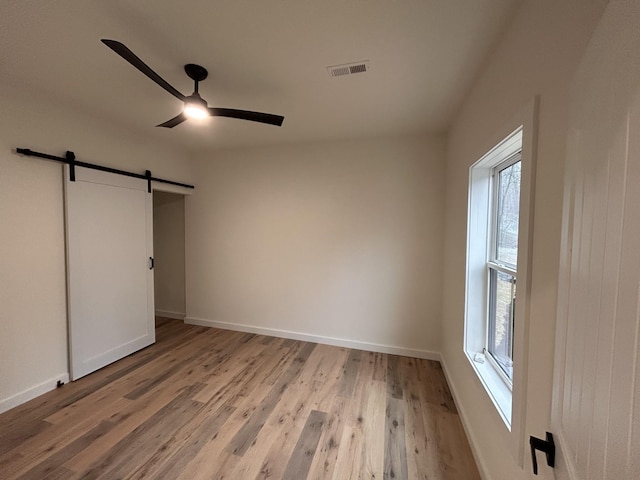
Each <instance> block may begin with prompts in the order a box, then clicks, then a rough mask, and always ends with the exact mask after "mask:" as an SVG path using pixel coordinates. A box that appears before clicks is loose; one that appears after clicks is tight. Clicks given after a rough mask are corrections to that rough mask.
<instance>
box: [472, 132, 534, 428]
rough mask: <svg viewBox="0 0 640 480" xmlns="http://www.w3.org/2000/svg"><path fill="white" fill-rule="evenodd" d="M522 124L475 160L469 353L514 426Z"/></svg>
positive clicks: (504, 418) (509, 425)
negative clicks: (513, 396) (513, 404)
mask: <svg viewBox="0 0 640 480" xmlns="http://www.w3.org/2000/svg"><path fill="white" fill-rule="evenodd" d="M522 140H523V131H522V127H521V128H519V129H518V130H516V131H515V132H513V133H512V134H511V135H509V136H508V137H507V138H505V139H504V140H503V141H502V142H500V143H499V144H498V145H497V146H496V147H494V148H493V149H492V150H491V151H490V152H489V153H487V154H486V155H485V156H484V157H482V158H481V159H480V160H479V161H478V162H476V163H475V164H474V165H472V167H471V169H470V177H469V179H470V181H469V222H468V240H467V305H466V318H465V352H466V354H467V356H468V358H469V359H470V360H471V364H472V365H473V367H474V369H475V370H476V373H477V374H478V376H479V377H480V379H481V381H482V383H483V385H484V386H485V388H486V390H487V392H488V393H489V395H490V397H491V398H492V400H493V402H494V404H495V405H496V407H497V409H498V411H499V413H500V415H501V417H502V418H503V420H504V422H505V424H506V425H507V427H509V428H510V427H511V416H512V415H511V414H512V390H513V382H514V366H515V358H516V356H515V354H516V353H517V352H516V351H517V346H516V338H517V337H516V334H517V333H518V325H519V322H518V310H519V309H518V308H516V305H517V302H516V284H517V281H518V278H519V269H518V257H519V254H520V253H521V252H520V249H519V244H518V241H519V235H520V233H521V229H520V226H521V222H522V218H521V215H520V208H521V207H520V206H521V204H522V198H521V186H522V174H523V162H522Z"/></svg>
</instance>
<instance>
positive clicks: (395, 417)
mask: <svg viewBox="0 0 640 480" xmlns="http://www.w3.org/2000/svg"><path fill="white" fill-rule="evenodd" d="M384 443H385V456H384V476H383V478H384V479H385V480H395V479H398V480H407V479H408V478H409V473H408V470H407V448H406V440H405V424H404V410H403V405H402V402H401V400H400V399H398V398H395V397H393V396H388V397H387V421H386V437H385V441H384Z"/></svg>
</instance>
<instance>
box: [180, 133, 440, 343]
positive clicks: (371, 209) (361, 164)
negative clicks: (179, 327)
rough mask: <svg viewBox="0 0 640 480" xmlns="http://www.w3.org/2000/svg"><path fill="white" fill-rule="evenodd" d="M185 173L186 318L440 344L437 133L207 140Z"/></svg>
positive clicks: (323, 335) (323, 336) (284, 331)
mask: <svg viewBox="0 0 640 480" xmlns="http://www.w3.org/2000/svg"><path fill="white" fill-rule="evenodd" d="M194 175H195V177H196V178H198V179H199V182H200V183H201V184H206V185H207V188H206V189H204V188H201V189H196V191H195V192H194V194H193V195H191V196H190V197H188V198H187V199H186V209H187V213H186V217H187V218H186V220H187V247H186V249H187V280H186V281H187V321H190V322H199V323H203V324H210V325H220V324H221V323H222V324H223V326H224V324H228V325H227V326H229V327H231V328H247V327H250V328H252V329H253V330H252V331H264V332H269V331H271V332H272V333H274V334H279V335H284V336H291V335H292V334H295V333H297V334H302V335H303V336H304V335H310V336H315V338H317V339H319V340H322V341H331V339H339V340H342V341H347V342H355V343H354V344H352V345H354V346H358V345H360V346H363V347H367V348H373V349H379V348H380V346H390V347H397V348H400V349H402V351H404V352H408V351H411V352H412V353H414V354H418V355H428V354H429V352H434V351H438V350H439V346H440V320H441V319H440V296H441V282H442V239H443V235H442V229H443V204H444V143H443V141H442V139H441V138H435V137H415V136H408V137H400V138H389V139H374V140H359V141H341V142H326V143H318V144H304V145H294V146H286V147H270V148H260V149H245V150H229V151H219V152H216V153H214V154H211V155H207V156H203V157H201V158H200V159H199V160H198V161H197V162H196V163H195V164H194ZM218 322H221V323H218ZM297 338H300V336H298V337H297ZM305 338H306V337H305ZM358 342H360V343H358ZM349 344H351V343H349ZM376 345H377V347H376Z"/></svg>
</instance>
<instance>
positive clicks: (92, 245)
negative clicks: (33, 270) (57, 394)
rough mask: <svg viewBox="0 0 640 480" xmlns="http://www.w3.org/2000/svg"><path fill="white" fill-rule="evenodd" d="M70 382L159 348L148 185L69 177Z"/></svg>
mask: <svg viewBox="0 0 640 480" xmlns="http://www.w3.org/2000/svg"><path fill="white" fill-rule="evenodd" d="M65 208H66V227H67V285H68V308H69V352H70V353H69V356H70V367H71V379H72V380H76V379H78V378H80V377H82V376H84V375H87V374H89V373H91V372H93V371H95V370H97V369H99V368H102V367H104V366H105V365H108V364H110V363H112V362H114V361H116V360H118V359H120V358H122V357H124V356H126V355H129V354H131V353H133V352H135V351H137V350H139V349H141V348H144V347H146V346H148V345H150V344H152V343H154V342H155V328H154V325H155V322H154V313H153V271H152V270H151V269H150V266H151V265H150V263H151V262H150V257H153V239H152V225H153V223H152V201H151V194H150V193H148V192H147V182H146V181H145V180H141V179H136V178H131V177H125V176H121V175H116V174H112V173H106V172H101V171H97V170H91V169H85V168H81V167H76V180H75V181H73V182H72V181H70V180H69V168H68V167H67V168H66V170H65Z"/></svg>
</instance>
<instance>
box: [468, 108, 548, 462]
mask: <svg viewBox="0 0 640 480" xmlns="http://www.w3.org/2000/svg"><path fill="white" fill-rule="evenodd" d="M536 123H537V99H534V100H533V101H531V102H530V103H529V104H528V105H527V106H526V107H525V108H523V109H522V111H521V112H520V113H518V114H517V115H515V116H514V118H513V119H512V121H511V122H509V123H508V124H507V125H506V126H505V128H503V129H502V130H501V131H502V132H504V133H502V134H498V135H496V136H495V138H496V139H497V140H498V141H494V142H493V144H494V145H496V146H495V147H493V148H492V149H490V150H489V151H488V152H487V153H486V154H485V155H483V156H482V157H481V158H480V159H479V160H478V161H477V162H475V163H474V164H473V165H472V166H471V167H470V169H469V198H468V201H469V203H468V211H467V213H468V222H467V265H466V294H465V319H464V345H463V349H464V353H465V355H466V357H467V359H468V361H469V365H470V366H471V368H472V369H473V371H474V372H475V375H476V377H477V379H478V381H479V383H480V384H481V385H482V387H483V388H484V390H485V391H486V392H487V394H488V397H489V398H490V400H491V402H492V403H493V405H494V406H495V409H494V410H493V411H494V412H495V413H496V414H497V415H498V417H499V418H500V419H501V420H502V422H501V423H502V424H503V425H504V426H505V428H504V430H503V431H502V435H503V436H504V442H505V444H507V445H509V446H510V448H511V454H512V456H513V458H514V459H515V460H516V461H517V463H518V464H519V465H523V453H524V447H525V442H524V440H525V435H524V424H525V406H526V404H525V398H526V384H527V381H526V372H527V362H528V351H527V350H528V348H527V345H528V344H527V342H526V339H527V338H528V329H529V309H530V288H531V287H530V285H531V248H530V245H531V243H532V240H531V237H532V235H533V228H532V221H533V207H534V199H533V192H534V178H535V168H534V167H535V162H534V159H535V144H536V140H535V139H536ZM509 132H510V133H509ZM499 139H503V140H499ZM519 150H520V151H521V157H520V161H521V180H520V211H519V215H520V218H519V226H518V260H517V279H518V285H517V295H518V301H517V302H516V306H515V318H514V322H515V325H514V332H513V381H512V382H509V381H506V380H507V376H506V375H504V374H503V375H501V374H500V373H502V370H501V368H500V367H499V366H498V365H497V364H495V363H493V364H492V362H493V359H492V358H491V355H486V354H485V350H484V349H485V348H486V345H487V332H488V294H489V288H488V285H489V271H488V270H489V269H488V266H487V261H488V259H489V256H490V253H491V248H492V244H491V242H493V238H492V231H491V220H492V217H493V212H492V206H493V198H492V196H493V188H492V181H491V175H492V172H493V169H494V168H495V167H496V166H498V165H500V164H501V163H503V162H505V161H506V160H507V159H509V158H511V157H513V156H514V155H515V154H516V153H517V152H518V151H519Z"/></svg>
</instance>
